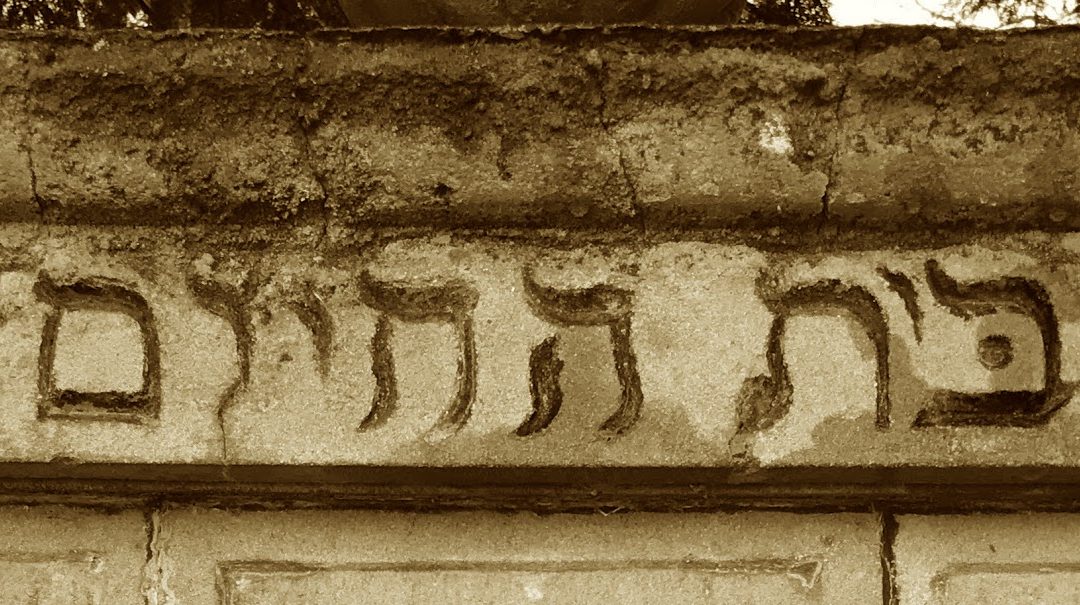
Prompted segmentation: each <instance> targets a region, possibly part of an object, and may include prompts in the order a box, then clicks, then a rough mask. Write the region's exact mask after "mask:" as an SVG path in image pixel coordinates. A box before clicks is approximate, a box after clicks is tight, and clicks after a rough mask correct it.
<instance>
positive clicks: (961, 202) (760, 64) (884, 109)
mask: <svg viewBox="0 0 1080 605" xmlns="http://www.w3.org/2000/svg"><path fill="white" fill-rule="evenodd" d="M1078 55H1080V31H1078V30H1077V29H1075V28H1055V29H1047V30H1043V31H1039V32H974V31H963V30H944V29H934V28H900V27H882V28H857V29H815V30H790V29H760V28H727V29H725V28H696V29H695V28H682V29H675V28H613V29H572V28H571V29H552V30H529V29H521V28H517V29H504V30H489V31H476V30H450V29H416V30H371V31H360V32H337V31H323V32H315V33H310V34H271V33H250V32H247V33H238V32H189V33H160V34H151V33H145V32H103V33H92V32H80V33H15V32H7V33H3V34H0V66H2V67H3V69H2V70H0V125H3V130H2V132H3V133H4V135H3V137H4V138H2V139H0V158H3V160H4V161H3V165H2V167H0V205H2V210H3V214H4V215H5V216H9V217H16V218H20V219H34V218H35V217H36V218H37V219H39V220H43V221H46V222H51V223H56V222H59V223H110V224H159V225H171V224H196V223H207V224H220V223H236V224H247V225H251V224H282V223H288V224H297V223H300V224H307V223H314V224H321V225H331V226H340V227H343V228H346V229H355V228H372V227H377V228H385V227H387V226H390V225H399V226H413V227H425V228H427V227H431V226H439V227H484V228H491V227H558V228H596V227H612V228H619V229H624V230H626V229H629V230H642V229H645V230H665V229H671V228H686V227H693V228H734V229H746V228H762V227H777V228H783V229H787V230H792V231H799V230H803V231H808V232H811V233H813V234H816V236H821V237H824V236H828V235H831V234H834V233H835V232H836V231H840V232H846V231H850V230H853V229H855V230H858V229H870V230H879V229H884V230H897V231H903V230H912V229H917V230H924V229H954V230H955V229H959V230H964V229H992V230H1023V229H1031V228H1040V229H1051V230H1067V229H1071V228H1075V227H1077V225H1078V223H1080V219H1078V218H1077V217H1080V213H1078V212H1076V207H1077V205H1078V204H1080V186H1078V182H1080V181H1078V179H1080V177H1078V171H1080V167H1078V165H1077V162H1076V160H1075V158H1076V157H1078V155H1080V114H1078V112H1080V98H1078V97H1080V87H1078V86H1076V81H1077V77H1078V75H1077V72H1076V69H1077V67H1076V62H1075V57H1076V56H1078Z"/></svg>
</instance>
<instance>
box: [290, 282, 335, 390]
mask: <svg viewBox="0 0 1080 605" xmlns="http://www.w3.org/2000/svg"><path fill="white" fill-rule="evenodd" d="M288 306H289V308H290V309H292V311H293V313H296V317H298V318H299V319H300V323H302V324H304V327H306V328H307V329H308V330H309V331H310V332H311V339H312V342H313V343H314V345H315V363H316V367H317V368H318V369H319V375H320V376H322V377H323V378H324V379H325V378H326V377H327V376H328V375H329V374H330V359H331V357H332V356H333V349H334V318H333V317H332V316H331V315H330V311H329V310H327V308H326V305H325V304H324V303H323V300H322V297H321V296H320V294H319V292H318V291H317V290H316V289H315V287H314V286H311V285H309V286H308V287H307V289H305V290H303V291H302V292H301V293H299V294H298V295H297V296H296V297H295V298H294V299H293V300H290V301H289V303H288Z"/></svg>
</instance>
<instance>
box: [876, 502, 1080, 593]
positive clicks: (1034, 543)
mask: <svg viewBox="0 0 1080 605" xmlns="http://www.w3.org/2000/svg"><path fill="white" fill-rule="evenodd" d="M1078 521H1080V520H1078V519H1077V517H1076V516H1075V515H1071V514H1046V513H1044V514H1013V515H989V514H983V515H966V516H950V515H946V516H901V517H899V519H898V527H899V530H898V534H897V538H896V546H895V550H896V567H895V576H896V578H895V584H896V590H897V596H898V598H899V601H898V603H899V604H900V605H909V604H922V603H926V604H930V603H934V604H938V603H940V604H946V603H985V604H986V605H996V604H1002V605H1004V604H1006V603H1007V604H1009V605H1020V604H1022V603H1032V604H1034V603H1040V604H1045V605H1054V604H1058V603H1060V604H1065V603H1075V602H1076V601H1077V599H1078V598H1080V556H1078V553H1080V549H1078V546H1080V544H1078V543H1077V532H1076V530H1077V523H1078Z"/></svg>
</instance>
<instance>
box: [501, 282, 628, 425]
mask: <svg viewBox="0 0 1080 605" xmlns="http://www.w3.org/2000/svg"><path fill="white" fill-rule="evenodd" d="M524 284H525V294H526V298H527V300H528V302H529V305H530V307H531V308H532V309H533V312H535V313H536V314H537V316H539V317H541V318H543V319H545V320H547V321H550V322H552V323H554V324H557V325H563V326H608V328H609V330H610V333H611V346H612V354H613V356H614V359H615V373H616V376H617V377H618V380H619V387H620V391H621V394H620V397H619V399H620V401H619V407H618V409H617V410H616V411H615V413H614V414H612V415H611V416H610V417H609V418H608V419H607V420H605V421H604V423H603V424H602V425H600V430H602V431H605V432H608V433H613V434H619V433H622V432H624V431H626V430H628V429H629V428H630V427H632V426H633V425H634V423H635V422H637V420H638V418H639V417H640V416H641V407H642V401H643V396H642V393H641V377H640V376H639V375H638V370H637V358H636V356H635V354H634V349H633V345H632V341H631V338H630V336H631V334H630V327H631V318H632V316H633V310H632V301H633V295H632V294H631V292H629V291H628V290H623V289H620V288H616V287H613V286H609V285H604V284H601V285H597V286H592V287H589V288H577V289H557V288H549V287H544V286H541V285H539V284H538V283H536V280H535V279H534V278H533V275H532V273H531V272H530V271H529V270H526V271H525V273H524ZM529 367H530V372H529V374H530V376H529V380H530V392H531V393H532V397H533V412H532V414H531V415H530V416H529V418H528V419H527V420H525V422H524V423H522V424H521V426H519V427H518V429H517V431H516V432H517V434H518V435H521V436H526V435H531V434H533V433H536V432H538V431H541V430H543V429H545V428H547V426H548V425H550V424H551V422H552V421H553V420H554V419H555V416H556V415H557V414H558V413H559V408H560V407H561V405H562V390H561V389H560V388H559V373H560V371H561V370H562V367H563V362H562V360H560V358H559V354H558V337H556V336H553V337H551V338H548V339H546V340H544V342H542V343H540V344H539V345H537V346H536V347H535V348H534V349H533V352H532V354H531V355H530V358H529Z"/></svg>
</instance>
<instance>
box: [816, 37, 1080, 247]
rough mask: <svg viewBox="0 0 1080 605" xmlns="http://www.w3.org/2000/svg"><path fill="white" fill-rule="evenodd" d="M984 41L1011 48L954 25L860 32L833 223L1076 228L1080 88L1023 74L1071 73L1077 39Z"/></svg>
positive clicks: (844, 116) (844, 106)
mask: <svg viewBox="0 0 1080 605" xmlns="http://www.w3.org/2000/svg"><path fill="white" fill-rule="evenodd" d="M986 41H987V42H988V43H989V44H990V45H991V46H993V47H996V48H1000V49H1006V48H1007V49H1008V52H1007V53H1006V54H995V53H984V52H980V51H975V50H974V48H973V47H971V46H969V45H968V44H967V42H968V39H967V38H966V37H965V35H964V34H963V33H962V32H958V31H931V30H921V29H914V30H911V31H908V32H906V35H905V36H903V37H902V38H896V39H892V40H890V41H889V42H888V43H886V44H882V43H880V41H877V40H874V39H873V38H872V37H867V38H864V39H863V42H864V43H865V44H862V45H860V50H861V53H860V58H859V59H858V60H857V61H855V62H854V63H853V65H852V66H851V69H850V70H849V72H848V76H847V79H846V83H847V86H846V88H845V89H844V90H845V94H844V95H843V101H842V103H841V104H840V105H839V113H838V116H837V120H838V123H839V124H840V125H841V127H840V132H839V143H838V148H837V152H836V158H835V164H834V171H833V174H834V177H835V178H834V181H833V186H832V187H831V188H830V194H829V201H830V204H829V213H830V216H833V217H835V219H836V220H837V222H839V223H841V224H845V225H855V226H860V227H874V228H884V229H888V230H892V229H896V228H904V226H905V225H909V224H911V223H912V222H915V221H918V222H922V223H926V224H953V225H979V224H984V223H985V222H986V221H988V220H992V221H994V222H996V223H997V224H1000V225H1009V226H1010V227H1012V228H1015V229H1019V228H1032V227H1048V228H1053V229H1068V228H1072V229H1075V228H1076V226H1077V223H1076V220H1075V216H1076V207H1077V203H1078V202H1080V181H1078V180H1077V179H1078V172H1077V167H1076V162H1075V159H1074V158H1076V157H1077V155H1078V153H1080V137H1078V133H1077V132H1076V131H1075V129H1073V128H1072V127H1071V126H1070V124H1073V123H1075V121H1076V119H1077V107H1078V106H1080V96H1078V95H1080V93H1078V92H1077V90H1076V88H1075V87H1073V86H1057V85H1051V86H1045V83H1046V82H1045V81H1044V80H1042V79H1041V78H1032V77H1028V76H1027V75H1025V74H1028V73H1030V72H1027V71H1026V70H1029V69H1031V68H1032V67H1033V66H1035V65H1038V66H1039V69H1040V70H1045V72H1046V73H1049V74H1064V73H1068V72H1069V71H1070V70H1071V65H1072V60H1073V57H1075V56H1076V53H1077V47H1076V41H1074V40H1073V39H1072V38H1071V37H1070V36H1068V35H1060V34H1058V35H1047V36H1046V37H1042V38H1041V39H1040V40H1038V42H1036V41H1035V40H1031V39H1029V40H1021V39H1015V38H1012V39H1010V38H997V37H993V38H988V39H987V40H986ZM1005 83H1008V84H1007V85H1004V86H1003V84H1005ZM946 98H948V99H949V100H948V101H944V99H946ZM1021 198H1022V199H1024V200H1025V201H1024V202H1023V203H1020V204H1017V203H1016V200H1018V199H1021ZM991 217H992V218H991Z"/></svg>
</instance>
